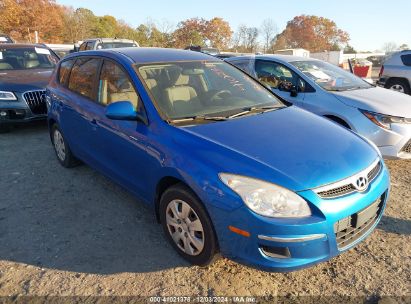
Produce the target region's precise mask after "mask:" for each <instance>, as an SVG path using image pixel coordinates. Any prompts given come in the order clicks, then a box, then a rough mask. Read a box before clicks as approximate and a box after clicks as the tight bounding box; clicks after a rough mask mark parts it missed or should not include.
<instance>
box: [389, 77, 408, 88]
mask: <svg viewBox="0 0 411 304" xmlns="http://www.w3.org/2000/svg"><path fill="white" fill-rule="evenodd" d="M398 80H399V81H405V83H406V84H408V87H410V81H409V80H408V78H406V77H389V78H388V79H387V81H386V83H385V87H388V86H389V85H390V84H391V83H393V82H395V81H398Z"/></svg>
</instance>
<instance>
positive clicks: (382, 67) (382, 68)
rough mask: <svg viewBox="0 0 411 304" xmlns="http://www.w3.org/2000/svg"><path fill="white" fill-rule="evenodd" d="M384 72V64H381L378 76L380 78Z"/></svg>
mask: <svg viewBox="0 0 411 304" xmlns="http://www.w3.org/2000/svg"><path fill="white" fill-rule="evenodd" d="M383 73H384V66H383V65H382V66H381V69H380V73H379V74H378V78H381V76H382V74H383Z"/></svg>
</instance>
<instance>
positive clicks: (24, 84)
mask: <svg viewBox="0 0 411 304" xmlns="http://www.w3.org/2000/svg"><path fill="white" fill-rule="evenodd" d="M52 73H53V70H45V69H33V70H13V71H0V90H2V91H12V92H20V93H22V92H25V91H30V90H39V89H44V88H45V87H46V86H47V84H48V82H49V80H50V76H51V74H52Z"/></svg>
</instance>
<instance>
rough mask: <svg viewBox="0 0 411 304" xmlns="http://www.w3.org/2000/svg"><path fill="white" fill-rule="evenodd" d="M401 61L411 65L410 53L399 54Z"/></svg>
mask: <svg viewBox="0 0 411 304" xmlns="http://www.w3.org/2000/svg"><path fill="white" fill-rule="evenodd" d="M401 60H402V63H403V64H404V65H406V66H411V54H409V55H402V56H401Z"/></svg>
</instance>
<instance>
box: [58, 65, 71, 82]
mask: <svg viewBox="0 0 411 304" xmlns="http://www.w3.org/2000/svg"><path fill="white" fill-rule="evenodd" d="M73 64H74V59H72V60H66V61H63V62H62V63H61V64H60V69H59V76H58V78H59V82H60V84H62V85H66V84H67V80H68V77H69V76H70V70H71V68H72V67H73Z"/></svg>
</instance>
